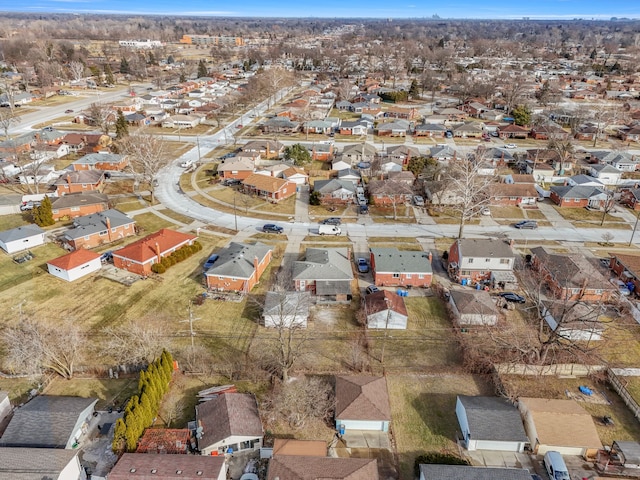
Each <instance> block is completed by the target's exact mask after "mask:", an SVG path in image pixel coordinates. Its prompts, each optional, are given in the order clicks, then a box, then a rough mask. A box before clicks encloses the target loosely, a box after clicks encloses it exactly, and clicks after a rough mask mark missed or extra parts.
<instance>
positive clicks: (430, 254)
mask: <svg viewBox="0 0 640 480" xmlns="http://www.w3.org/2000/svg"><path fill="white" fill-rule="evenodd" d="M428 258H429V263H431V261H432V260H433V254H432V253H431V252H429V257H428Z"/></svg>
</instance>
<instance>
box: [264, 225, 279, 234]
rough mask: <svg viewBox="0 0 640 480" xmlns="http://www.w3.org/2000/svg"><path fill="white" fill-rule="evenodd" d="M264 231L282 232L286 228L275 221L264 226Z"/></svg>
mask: <svg viewBox="0 0 640 480" xmlns="http://www.w3.org/2000/svg"><path fill="white" fill-rule="evenodd" d="M262 231H263V232H264V233H282V232H284V228H282V227H280V226H279V225H274V224H273V223H267V224H266V225H264V226H263V227H262Z"/></svg>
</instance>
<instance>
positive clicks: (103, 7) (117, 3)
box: [0, 0, 640, 20]
mask: <svg viewBox="0 0 640 480" xmlns="http://www.w3.org/2000/svg"><path fill="white" fill-rule="evenodd" d="M2 11H5V12H7V11H20V12H53V13H56V12H58V13H62V12H72V13H117V14H145V15H150V14H158V15H165V14H175V15H186V16H193V15H195V16H203V15H204V16H224V17H229V16H231V17H324V18H344V17H349V18H353V17H360V18H365V17H366V18H425V17H426V18H430V17H432V16H433V15H434V14H435V15H438V16H439V17H441V18H470V19H473V18H484V19H520V18H522V17H529V18H531V19H532V20H534V19H563V20H570V19H574V18H581V19H585V20H590V19H596V20H602V19H604V20H608V19H610V18H611V17H627V18H640V1H638V0H631V1H627V2H613V1H606V0H535V1H526V2H525V1H516V2H504V1H490V0H401V1H399V2H398V1H390V0H320V1H318V0H282V1H274V0H241V1H238V0H236V1H229V0H226V1H220V0H183V1H176V0H27V1H26V2H12V1H11V0H0V12H2Z"/></svg>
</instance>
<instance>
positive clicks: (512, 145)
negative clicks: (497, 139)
mask: <svg viewBox="0 0 640 480" xmlns="http://www.w3.org/2000/svg"><path fill="white" fill-rule="evenodd" d="M504 148H509V149H513V148H518V146H517V145H516V144H515V143H507V144H505V146H504Z"/></svg>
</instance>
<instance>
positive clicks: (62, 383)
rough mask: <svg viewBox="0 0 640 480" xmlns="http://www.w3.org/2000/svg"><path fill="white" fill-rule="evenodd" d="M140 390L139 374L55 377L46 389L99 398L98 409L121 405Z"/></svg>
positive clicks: (50, 392) (48, 393) (56, 392)
mask: <svg viewBox="0 0 640 480" xmlns="http://www.w3.org/2000/svg"><path fill="white" fill-rule="evenodd" d="M137 390H138V376H137V375H131V376H130V377H128V378H119V379H117V380H116V379H112V378H72V379H71V380H64V379H62V378H58V377H55V378H54V379H53V380H52V381H51V383H49V385H47V387H46V388H45V389H44V391H43V393H44V394H46V395H54V396H58V395H68V396H72V397H82V398H91V397H93V398H98V399H99V400H98V403H97V404H96V410H104V409H106V408H107V407H108V406H121V405H123V404H124V402H125V401H126V400H127V399H128V398H129V397H130V396H131V395H134V394H135V393H136V392H137Z"/></svg>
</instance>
